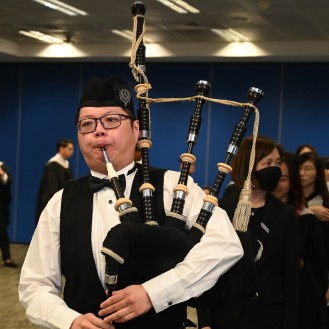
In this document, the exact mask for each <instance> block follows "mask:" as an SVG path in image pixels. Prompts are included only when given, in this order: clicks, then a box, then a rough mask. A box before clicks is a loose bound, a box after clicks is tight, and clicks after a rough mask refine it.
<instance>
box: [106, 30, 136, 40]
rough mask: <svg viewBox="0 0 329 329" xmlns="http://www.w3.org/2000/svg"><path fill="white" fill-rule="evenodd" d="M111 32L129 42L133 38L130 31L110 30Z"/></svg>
mask: <svg viewBox="0 0 329 329" xmlns="http://www.w3.org/2000/svg"><path fill="white" fill-rule="evenodd" d="M111 32H112V33H114V34H116V35H119V36H120V37H123V38H125V39H128V40H131V39H132V37H133V33H132V31H130V30H111Z"/></svg>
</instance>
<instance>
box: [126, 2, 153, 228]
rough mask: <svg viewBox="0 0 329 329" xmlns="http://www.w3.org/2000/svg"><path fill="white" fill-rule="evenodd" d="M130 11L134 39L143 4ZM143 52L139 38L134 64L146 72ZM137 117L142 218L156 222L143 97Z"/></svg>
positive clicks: (139, 28) (139, 29) (141, 81)
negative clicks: (140, 163) (140, 155)
mask: <svg viewBox="0 0 329 329" xmlns="http://www.w3.org/2000/svg"><path fill="white" fill-rule="evenodd" d="M131 12H132V15H133V16H138V17H137V27H136V40H137V39H138V38H139V37H140V36H141V34H142V32H143V27H144V17H143V15H144V14H145V6H144V4H143V2H142V1H136V2H135V3H134V4H133V5H132V7H131ZM145 53H146V48H145V45H144V44H143V40H141V42H140V44H139V46H138V49H137V52H136V59H135V64H136V66H137V67H139V68H140V69H141V70H142V71H143V72H144V73H146V65H145ZM138 80H139V81H138V82H139V84H144V82H145V81H144V77H143V75H142V74H141V73H138ZM141 96H142V97H145V96H147V95H146V93H143V94H141ZM137 118H138V120H139V125H140V128H139V130H140V135H139V141H138V143H137V147H138V148H139V149H140V150H141V154H142V182H143V184H142V186H141V187H140V190H139V191H140V192H141V193H142V204H143V219H144V222H145V223H148V224H157V223H156V221H155V219H154V218H155V213H154V204H153V192H154V190H155V189H154V187H153V186H152V185H151V184H150V165H149V163H150V159H149V149H150V148H151V146H152V142H151V129H150V111H149V108H148V106H147V104H146V101H145V99H143V98H141V99H139V106H138V109H137Z"/></svg>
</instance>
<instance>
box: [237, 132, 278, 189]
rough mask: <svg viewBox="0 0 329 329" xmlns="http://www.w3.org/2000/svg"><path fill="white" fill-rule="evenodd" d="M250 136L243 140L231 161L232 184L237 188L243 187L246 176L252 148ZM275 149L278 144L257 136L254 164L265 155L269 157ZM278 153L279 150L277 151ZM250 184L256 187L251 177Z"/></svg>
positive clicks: (267, 138)
mask: <svg viewBox="0 0 329 329" xmlns="http://www.w3.org/2000/svg"><path fill="white" fill-rule="evenodd" d="M252 139H253V138H252V136H250V137H247V138H245V139H244V140H243V141H242V142H241V145H240V147H239V149H238V151H237V153H236V155H235V157H234V159H233V163H232V169H233V171H232V173H231V177H232V180H233V182H234V183H235V184H236V185H237V187H240V188H241V187H243V184H244V181H245V180H246V178H247V175H248V168H249V160H250V152H251V147H252ZM275 148H278V144H277V143H276V142H275V141H274V140H272V139H271V138H269V137H265V136H258V137H257V141H256V149H255V164H254V167H255V166H256V164H257V163H258V162H259V161H260V160H261V159H263V158H265V157H266V156H267V155H269V154H270V153H271V152H272V151H273V150H274V149H275ZM278 150H279V148H278ZM279 153H280V150H279ZM251 182H252V183H253V184H254V185H257V182H256V181H255V179H254V178H253V177H252V178H251Z"/></svg>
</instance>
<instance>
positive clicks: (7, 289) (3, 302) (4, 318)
mask: <svg viewBox="0 0 329 329" xmlns="http://www.w3.org/2000/svg"><path fill="white" fill-rule="evenodd" d="M10 248H11V254H12V258H13V260H14V261H15V262H17V263H19V265H20V266H21V265H22V264H23V261H24V257H25V254H26V251H27V248H28V246H27V245H23V244H12V245H11V246H10ZM19 274H20V267H19V268H16V269H13V268H8V267H4V266H3V264H1V263H0V310H1V311H0V312H1V317H0V329H25V328H39V327H38V326H35V325H33V324H32V323H30V322H29V321H28V320H27V319H26V318H25V310H24V308H23V306H21V304H20V303H19V301H18V293H17V286H18V280H19ZM188 313H189V319H191V320H192V321H193V322H194V323H197V320H196V315H195V310H194V309H189V311H188Z"/></svg>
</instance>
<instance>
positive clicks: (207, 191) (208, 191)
mask: <svg viewBox="0 0 329 329" xmlns="http://www.w3.org/2000/svg"><path fill="white" fill-rule="evenodd" d="M202 189H203V191H204V193H206V194H207V195H208V194H210V192H211V186H208V185H206V186H204V187H203V188H202Z"/></svg>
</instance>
